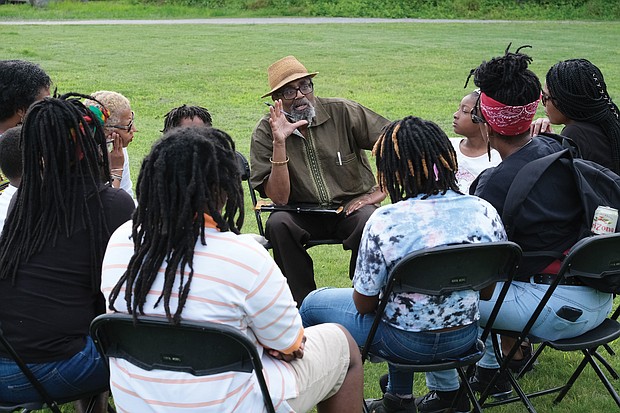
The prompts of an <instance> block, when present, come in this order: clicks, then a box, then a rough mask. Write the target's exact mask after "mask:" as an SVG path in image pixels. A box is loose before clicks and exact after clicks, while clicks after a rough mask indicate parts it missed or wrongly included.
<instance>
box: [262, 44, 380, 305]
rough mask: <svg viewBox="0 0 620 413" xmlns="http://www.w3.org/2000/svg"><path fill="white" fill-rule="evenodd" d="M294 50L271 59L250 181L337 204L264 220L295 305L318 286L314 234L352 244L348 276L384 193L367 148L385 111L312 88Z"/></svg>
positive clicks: (280, 194) (293, 200)
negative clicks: (267, 104) (267, 101)
mask: <svg viewBox="0 0 620 413" xmlns="http://www.w3.org/2000/svg"><path fill="white" fill-rule="evenodd" d="M316 74H317V73H316V72H315V73H309V72H308V71H307V70H306V68H305V67H304V66H303V65H302V64H301V63H300V62H299V61H298V60H297V59H295V58H294V57H293V56H287V57H285V58H283V59H280V60H278V61H277V62H275V63H274V64H272V65H271V66H270V67H269V70H268V78H269V86H270V87H271V91H270V92H269V93H267V94H265V95H264V96H262V97H263V98H264V97H266V96H271V98H272V100H274V102H275V105H274V106H273V107H271V108H270V114H269V115H267V116H265V117H263V118H262V119H261V120H260V121H259V122H258V125H257V126H256V128H255V129H254V132H253V134H252V142H251V148H250V158H251V164H252V176H251V182H252V185H253V187H254V188H255V189H256V190H257V191H258V192H259V193H260V195H261V196H262V197H265V198H270V199H271V200H272V201H273V203H274V204H276V205H287V204H300V203H303V204H312V205H322V206H326V207H334V206H342V207H343V210H342V212H341V213H339V214H337V215H336V214H318V213H294V212H287V211H278V212H274V213H272V214H271V216H270V217H269V219H268V220H267V224H266V231H265V232H266V236H267V238H268V239H269V241H270V242H271V245H272V246H273V252H274V258H275V261H276V262H277V263H278V265H279V266H280V269H281V270H282V272H283V273H284V275H285V276H286V278H287V280H288V283H289V286H290V288H291V291H292V293H293V297H294V298H295V300H296V301H297V305H298V306H299V305H301V302H302V301H303V299H304V298H305V297H306V295H308V293H309V292H310V291H312V290H314V289H316V284H315V282H314V270H313V263H312V258H311V257H310V255H308V253H307V252H306V250H305V248H304V245H305V244H306V242H308V240H311V239H324V238H336V239H340V240H342V243H343V247H344V249H350V250H351V261H350V264H349V277H352V275H353V273H354V271H355V262H356V260H357V250H358V247H359V243H360V239H361V236H362V231H363V229H364V225H365V223H366V220H367V219H368V217H369V216H370V215H371V214H372V213H373V212H374V211H375V209H376V208H377V205H378V204H379V203H380V202H381V201H382V200H383V199H384V198H385V194H383V193H382V192H380V191H379V190H377V185H376V181H375V178H374V175H373V173H372V170H371V167H370V163H369V161H368V157H367V156H366V153H365V150H370V149H372V147H373V145H374V143H375V141H376V140H377V139H378V138H379V135H380V133H381V129H382V128H383V126H385V125H386V124H387V123H388V120H387V119H385V118H384V117H382V116H380V115H378V114H376V113H375V112H373V111H371V110H369V109H367V108H365V107H364V106H362V105H360V104H358V103H356V102H353V101H349V100H345V99H337V98H318V97H316V96H314V85H313V83H312V78H313V77H314V76H315V75H316Z"/></svg>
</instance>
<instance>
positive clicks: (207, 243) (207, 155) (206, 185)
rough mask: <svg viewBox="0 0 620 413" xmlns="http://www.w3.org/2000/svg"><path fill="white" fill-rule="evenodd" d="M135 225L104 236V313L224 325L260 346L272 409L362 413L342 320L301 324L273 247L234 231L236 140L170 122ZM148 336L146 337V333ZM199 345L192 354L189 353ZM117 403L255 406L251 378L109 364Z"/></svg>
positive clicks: (174, 407)
mask: <svg viewBox="0 0 620 413" xmlns="http://www.w3.org/2000/svg"><path fill="white" fill-rule="evenodd" d="M136 192H137V195H138V209H137V211H136V214H135V216H134V220H133V222H128V223H126V224H125V225H123V226H122V227H120V228H119V229H118V230H117V231H116V232H115V233H114V235H113V236H112V238H111V239H110V243H109V245H108V250H107V251H106V255H105V258H104V263H103V275H102V277H103V280H102V291H103V292H104V294H105V295H108V299H109V303H110V309H111V310H115V311H122V312H128V313H131V314H134V315H135V316H139V315H142V314H146V315H155V316H161V317H166V318H167V319H168V320H169V321H170V322H171V323H177V322H178V321H179V320H181V319H182V318H186V319H190V320H191V319H194V320H206V321H215V322H221V323H225V324H228V325H231V326H233V327H235V328H238V329H239V330H240V331H242V332H243V333H244V334H246V335H247V336H248V337H250V339H251V340H253V341H254V342H255V344H256V347H257V349H258V351H259V354H261V355H262V357H261V361H262V363H263V367H264V373H265V375H266V378H267V383H268V386H269V392H270V394H271V397H272V399H273V402H274V406H276V410H277V411H278V412H280V413H283V412H290V411H296V412H306V411H309V410H310V409H312V408H313V407H314V406H315V405H317V403H318V406H317V407H318V411H319V412H334V413H336V412H338V413H343V412H344V413H347V412H353V413H359V412H360V411H361V410H362V387H363V371H362V365H361V359H360V354H359V351H358V349H357V346H356V344H355V342H354V341H353V339H352V338H351V336H350V335H349V333H348V332H346V330H344V329H343V328H342V327H340V326H337V325H334V324H326V325H322V326H317V327H314V328H308V329H306V330H304V329H303V328H302V325H301V319H300V317H299V313H298V312H297V308H296V306H295V302H294V301H293V297H292V295H291V292H290V290H289V289H288V286H287V284H286V279H285V278H284V276H283V275H282V273H281V272H280V270H279V269H278V267H277V265H276V264H275V262H274V261H273V259H272V258H271V256H270V255H269V253H268V252H267V251H266V250H265V249H264V248H263V247H262V246H261V245H260V244H258V243H257V242H256V241H254V240H253V239H251V238H249V237H248V238H246V237H242V236H239V235H238V234H239V229H240V227H241V225H242V223H243V216H244V214H243V195H242V194H243V191H242V186H241V179H240V176H239V170H238V164H237V158H236V155H235V146H234V143H233V141H232V139H231V138H230V136H228V134H226V133H225V132H222V131H220V130H218V129H213V128H207V127H196V126H192V127H184V128H173V129H171V130H170V131H169V132H168V133H166V134H164V136H163V138H162V139H160V140H159V141H158V142H156V143H155V144H154V145H153V148H152V149H151V152H150V154H149V155H148V156H147V157H146V158H145V159H144V161H143V163H142V168H141V170H140V175H139V177H138V185H137V187H136ZM145 339H148V337H145ZM197 351H199V349H197ZM110 372H111V388H112V392H113V395H114V401H115V403H116V406H117V407H118V408H119V410H122V411H129V412H141V413H148V412H167V413H168V412H179V411H187V410H188V409H189V408H191V407H192V406H193V407H196V408H198V407H197V406H199V408H200V411H201V412H214V413H225V412H230V411H233V410H234V411H236V412H262V411H264V410H263V404H262V395H261V392H260V389H259V388H258V386H256V383H255V380H254V379H253V378H252V375H248V374H245V373H223V374H217V375H214V376H210V378H209V380H208V381H207V380H195V377H193V376H192V375H191V374H189V373H184V372H170V371H162V370H153V371H146V370H143V369H140V368H139V367H137V366H135V365H133V364H131V363H130V362H128V361H126V360H122V359H112V360H111V361H110Z"/></svg>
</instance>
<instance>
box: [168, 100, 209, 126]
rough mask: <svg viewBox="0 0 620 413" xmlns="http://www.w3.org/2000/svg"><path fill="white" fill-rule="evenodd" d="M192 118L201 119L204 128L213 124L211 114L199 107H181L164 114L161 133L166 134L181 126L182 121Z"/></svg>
mask: <svg viewBox="0 0 620 413" xmlns="http://www.w3.org/2000/svg"><path fill="white" fill-rule="evenodd" d="M193 118H198V119H201V120H202V121H203V122H204V124H205V125H206V126H211V125H212V123H213V122H212V120H211V114H210V113H209V111H208V110H207V109H206V108H203V107H201V106H187V105H182V106H179V107H178V108H174V109H172V110H170V112H168V113H166V116H165V118H164V130H163V131H162V132H164V133H166V132H168V131H169V130H170V129H172V128H176V127H178V126H181V121H182V120H183V119H193Z"/></svg>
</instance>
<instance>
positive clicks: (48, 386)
mask: <svg viewBox="0 0 620 413" xmlns="http://www.w3.org/2000/svg"><path fill="white" fill-rule="evenodd" d="M28 367H29V368H30V369H31V370H32V373H33V374H34V376H35V377H36V378H37V379H38V380H39V381H40V382H41V384H42V385H43V387H44V388H45V390H46V391H47V392H48V393H49V394H50V396H51V397H52V398H54V399H66V400H70V399H71V398H73V397H74V396H81V395H84V394H87V393H90V392H95V391H98V390H103V389H105V388H107V387H108V385H109V374H108V370H107V367H106V365H105V360H104V359H103V358H102V357H101V356H100V355H99V353H98V352H97V349H96V348H95V345H94V343H93V341H92V339H91V338H90V337H87V338H86V346H84V349H82V351H79V352H78V353H76V354H75V355H74V356H73V357H71V358H70V359H67V360H60V361H53V362H49V363H29V364H28ZM0 400H2V401H4V402H11V403H19V402H31V401H40V400H41V396H40V395H39V393H38V392H37V391H36V389H35V388H34V387H33V386H32V384H31V383H30V382H29V381H28V379H27V378H26V376H24V374H23V373H22V371H21V370H20V368H19V366H17V364H15V362H13V360H11V359H6V358H2V357H0Z"/></svg>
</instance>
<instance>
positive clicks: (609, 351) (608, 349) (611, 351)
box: [603, 344, 616, 356]
mask: <svg viewBox="0 0 620 413" xmlns="http://www.w3.org/2000/svg"><path fill="white" fill-rule="evenodd" d="M603 347H605V350H607V352H608V353H609V355H610V356H615V355H616V352H615V351H614V349H612V348H611V347H610V346H609V344H603Z"/></svg>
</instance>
